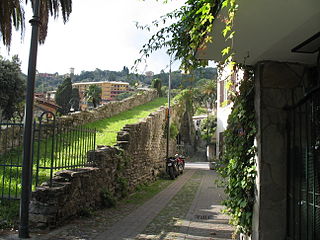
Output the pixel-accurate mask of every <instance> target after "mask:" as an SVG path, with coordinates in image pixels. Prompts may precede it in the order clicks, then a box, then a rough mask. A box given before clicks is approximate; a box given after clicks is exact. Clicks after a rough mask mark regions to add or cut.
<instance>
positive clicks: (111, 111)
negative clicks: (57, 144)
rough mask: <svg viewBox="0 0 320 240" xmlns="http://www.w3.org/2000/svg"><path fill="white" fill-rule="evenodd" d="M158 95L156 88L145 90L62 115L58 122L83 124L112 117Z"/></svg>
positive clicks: (75, 124)
mask: <svg viewBox="0 0 320 240" xmlns="http://www.w3.org/2000/svg"><path fill="white" fill-rule="evenodd" d="M156 97H157V91H156V90H154V89H149V90H145V91H142V92H140V93H137V94H135V95H134V96H132V97H129V98H126V99H124V100H122V101H114V102H108V103H107V104H105V105H102V106H100V107H98V108H96V109H93V110H89V111H81V112H75V113H72V114H69V115H66V116H62V117H61V118H59V119H58V123H60V124H62V125H63V126H81V125H84V124H86V123H91V122H95V121H98V120H101V119H104V118H109V117H112V116H114V115H117V114H119V113H121V112H124V111H127V110H129V109H131V108H134V107H136V106H139V105H142V104H145V103H147V102H150V101H152V100H153V99H155V98H156Z"/></svg>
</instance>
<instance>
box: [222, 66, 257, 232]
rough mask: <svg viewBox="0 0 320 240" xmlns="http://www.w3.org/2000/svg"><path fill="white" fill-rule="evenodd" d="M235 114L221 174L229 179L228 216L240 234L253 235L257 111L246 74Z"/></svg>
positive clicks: (227, 135)
mask: <svg viewBox="0 0 320 240" xmlns="http://www.w3.org/2000/svg"><path fill="white" fill-rule="evenodd" d="M232 101H233V107H232V112H231V114H230V115H229V117H228V127H227V129H226V131H225V132H224V137H225V138H224V142H225V146H224V152H223V157H222V159H221V161H222V162H223V164H222V165H221V167H220V168H219V172H220V173H221V175H222V177H224V178H225V180H226V190H225V192H226V193H227V195H228V199H227V200H225V201H224V205H225V206H226V213H228V214H229V215H230V216H231V217H232V223H233V224H234V225H235V226H237V232H241V233H245V234H249V235H250V234H251V228H252V214H253V205H254V199H255V197H254V187H255V177H256V165H255V147H254V139H255V136H256V125H255V111H254V79H253V76H252V74H250V73H249V72H248V71H246V72H245V75H244V79H243V80H242V81H241V83H240V86H239V91H237V92H235V93H234V96H233V97H232Z"/></svg>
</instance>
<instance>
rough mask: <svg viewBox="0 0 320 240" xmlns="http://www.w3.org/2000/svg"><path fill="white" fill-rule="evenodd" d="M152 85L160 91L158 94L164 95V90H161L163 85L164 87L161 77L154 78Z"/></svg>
mask: <svg viewBox="0 0 320 240" xmlns="http://www.w3.org/2000/svg"><path fill="white" fill-rule="evenodd" d="M151 85H152V87H153V88H155V89H156V90H157V92H158V96H159V97H162V92H161V87H162V81H161V79H160V78H154V79H153V80H152V83H151Z"/></svg>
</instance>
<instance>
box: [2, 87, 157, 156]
mask: <svg viewBox="0 0 320 240" xmlns="http://www.w3.org/2000/svg"><path fill="white" fill-rule="evenodd" d="M156 97H157V91H156V90H153V89H150V90H146V91H143V92H140V93H137V94H136V95H134V96H132V97H129V98H126V99H124V100H122V101H113V102H108V103H107V104H105V105H102V106H100V107H98V108H96V109H93V110H89V111H81V112H75V113H71V114H69V115H65V116H62V117H61V118H57V124H59V125H60V126H62V127H72V126H81V125H84V124H86V123H90V122H95V121H98V120H101V119H104V118H108V117H112V116H114V115H117V114H119V113H121V112H124V111H127V110H129V109H131V108H134V107H136V106H139V105H142V104H145V103H147V102H150V101H152V100H153V99H155V98H156ZM22 135H23V128H21V126H9V127H7V128H3V129H2V128H0V154H1V153H4V152H6V151H8V150H10V148H15V147H17V146H20V145H21V144H22V141H23V136H22Z"/></svg>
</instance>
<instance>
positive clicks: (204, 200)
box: [0, 163, 234, 240]
mask: <svg viewBox="0 0 320 240" xmlns="http://www.w3.org/2000/svg"><path fill="white" fill-rule="evenodd" d="M189 168H190V169H188V170H186V171H185V173H184V174H183V175H181V176H179V177H178V178H177V179H176V180H175V181H173V183H172V184H170V185H169V186H168V187H167V188H166V189H165V190H163V191H162V192H160V193H158V194H157V195H155V196H154V197H153V198H151V199H150V200H148V201H147V202H145V203H144V204H142V205H141V206H139V207H136V206H134V205H130V204H127V205H123V206H120V207H118V208H115V209H107V210H106V211H102V212H100V213H99V214H97V216H93V217H91V218H87V219H76V220H74V221H73V222H72V223H71V224H68V225H66V226H64V227H62V228H59V229H56V230H54V231H52V232H50V233H48V234H32V238H30V239H34V240H93V239H96V240H149V239H153V240H182V239H184V240H229V239H230V240H231V239H232V238H231V235H232V232H233V230H234V229H233V227H231V226H230V225H229V224H228V218H227V217H226V216H225V215H223V214H222V213H221V209H222V206H221V205H220V204H221V201H222V200H223V198H224V194H223V189H222V188H218V187H217V186H216V184H215V182H214V181H215V179H217V174H216V173H215V172H214V171H212V170H209V169H208V165H207V164H203V163H192V164H190V165H189ZM3 239H5V240H16V239H18V237H17V235H11V236H7V237H4V238H2V237H1V236H0V240H3Z"/></svg>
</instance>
